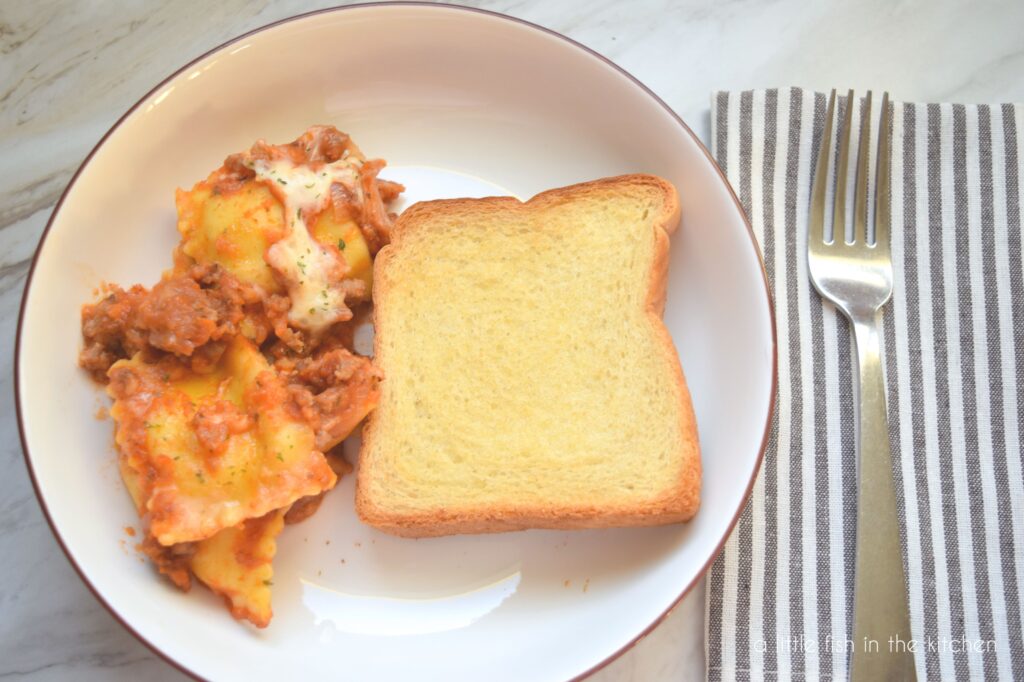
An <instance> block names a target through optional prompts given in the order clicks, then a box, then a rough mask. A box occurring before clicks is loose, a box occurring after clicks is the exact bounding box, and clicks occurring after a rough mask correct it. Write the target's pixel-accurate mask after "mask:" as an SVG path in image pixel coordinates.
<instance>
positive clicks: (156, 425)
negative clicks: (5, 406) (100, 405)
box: [107, 336, 337, 545]
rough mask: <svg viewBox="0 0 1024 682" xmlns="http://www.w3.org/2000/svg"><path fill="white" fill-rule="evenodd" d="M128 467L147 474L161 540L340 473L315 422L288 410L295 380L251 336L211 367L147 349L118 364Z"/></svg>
mask: <svg viewBox="0 0 1024 682" xmlns="http://www.w3.org/2000/svg"><path fill="white" fill-rule="evenodd" d="M107 390H108V392H109V393H110V395H111V397H112V398H114V405H113V407H112V409H111V415H112V416H113V417H114V420H115V421H116V424H117V429H116V433H115V440H116V442H117V445H118V447H119V449H120V451H121V458H122V461H121V466H122V470H123V469H125V468H128V469H130V470H131V471H132V472H133V473H134V474H135V478H136V480H137V481H138V487H139V490H138V493H137V497H138V499H139V506H140V509H139V512H140V514H142V515H144V516H148V518H149V528H150V533H151V534H152V535H153V537H155V538H156V539H157V541H158V542H159V543H160V544H162V545H172V544H176V543H181V542H195V541H198V540H203V539H205V538H209V537H211V536H212V535H214V534H215V533H217V532H218V531H220V530H222V529H224V528H228V527H231V526H234V525H236V524H238V523H240V522H242V521H245V520H246V519H251V518H256V517H260V516H263V515H265V514H267V513H268V512H270V511H273V510H275V509H280V508H282V507H287V506H288V505H290V504H291V503H292V502H294V501H295V500H297V499H299V498H301V497H305V496H308V495H317V494H319V493H321V492H323V491H325V490H328V489H330V488H331V487H333V486H334V484H335V482H336V480H337V478H336V476H335V474H334V472H333V471H331V468H330V466H329V465H328V464H327V461H326V459H325V458H324V456H323V454H322V453H321V452H319V451H318V450H316V448H315V439H314V434H313V430H312V429H311V428H310V427H309V425H308V424H307V423H306V422H305V421H304V420H303V419H302V418H301V416H299V415H292V414H290V413H289V411H288V410H287V409H286V407H285V404H286V399H285V398H286V395H287V393H286V388H285V386H284V384H283V382H282V381H281V379H280V378H279V377H278V376H277V375H276V373H275V372H273V370H271V368H270V365H269V364H268V363H267V360H266V359H265V358H264V357H263V355H262V354H261V353H260V352H259V350H258V349H257V348H256V347H255V346H254V345H253V344H252V343H251V342H250V341H248V340H246V339H245V338H244V337H242V336H236V337H235V338H234V339H233V340H232V341H231V342H230V344H229V345H228V348H227V350H226V351H225V352H224V354H223V356H222V357H221V359H220V361H219V362H218V363H217V365H216V366H215V367H214V369H213V371H212V372H209V373H206V374H197V373H195V372H193V371H191V370H190V369H188V368H187V367H186V366H184V365H183V364H182V363H179V362H176V361H174V359H173V358H165V359H163V360H162V361H160V362H157V363H147V362H144V361H143V359H142V358H141V357H139V356H136V357H134V358H132V359H131V360H122V361H119V362H117V363H115V364H114V366H113V367H112V368H111V370H110V384H109V386H108V389H107Z"/></svg>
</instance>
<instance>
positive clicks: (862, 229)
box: [808, 90, 891, 252]
mask: <svg viewBox="0 0 1024 682" xmlns="http://www.w3.org/2000/svg"><path fill="white" fill-rule="evenodd" d="M856 103H857V100H856V99H855V98H854V93H853V90H850V91H849V92H848V93H847V96H846V110H845V112H844V114H843V127H842V129H841V130H840V131H839V158H838V162H837V164H836V174H835V175H836V177H835V182H836V184H835V204H834V209H833V212H832V235H831V238H830V239H826V238H825V209H826V206H825V197H826V194H827V192H826V190H827V187H828V179H829V177H828V176H829V168H830V167H831V165H832V164H831V160H832V158H831V157H832V121H833V119H834V118H835V110H836V91H835V90H833V91H832V94H831V96H830V97H829V103H828V113H827V114H826V115H825V132H824V135H823V137H822V145H821V151H820V153H819V154H818V164H817V167H816V169H815V173H814V186H813V188H812V190H811V215H810V223H809V225H808V245H809V247H810V248H812V249H813V248H815V246H816V245H817V244H828V245H830V246H834V247H842V246H844V245H853V244H860V245H863V246H868V247H872V248H876V247H877V248H882V249H885V250H886V252H888V248H889V145H890V139H889V137H890V135H891V131H890V112H889V93H884V94H883V95H882V117H881V123H880V129H879V134H878V172H877V174H876V178H875V189H876V191H875V230H874V235H873V236H874V238H873V239H871V237H870V232H869V229H868V222H869V220H868V168H869V161H870V158H869V157H870V151H869V147H870V139H871V92H870V91H868V93H867V96H866V97H865V104H864V108H865V112H866V113H865V115H864V116H862V117H861V123H860V144H859V150H858V153H857V178H856V184H855V186H854V187H855V189H854V195H855V197H856V204H855V205H854V212H853V240H852V241H847V240H846V182H847V168H848V166H849V159H850V138H851V137H852V133H853V107H854V106H855V105H856Z"/></svg>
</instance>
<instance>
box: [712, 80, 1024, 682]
mask: <svg viewBox="0 0 1024 682" xmlns="http://www.w3.org/2000/svg"><path fill="white" fill-rule="evenodd" d="M879 94H880V93H879ZM879 99H880V97H877V98H876V101H875V107H876V109H875V118H874V119H873V121H875V122H877V120H878V118H877V115H878V100H879ZM840 104H841V105H842V106H841V107H840V110H841V111H842V109H843V107H845V104H846V102H845V101H842V102H841V103H840ZM826 108H827V97H826V95H825V94H822V93H815V92H810V91H804V90H800V89H783V90H766V91H765V90H762V91H753V92H750V91H747V92H719V93H715V94H714V95H713V98H712V114H711V120H712V139H713V153H714V155H715V157H716V158H717V160H718V163H719V164H720V165H721V166H722V168H723V169H724V170H725V172H726V174H727V175H728V177H729V180H730V182H731V183H732V184H733V187H735V189H736V191H737V193H738V194H739V197H740V200H741V201H742V203H743V206H744V208H745V209H746V211H747V214H748V215H749V216H750V221H751V224H752V225H753V228H754V232H755V234H756V236H757V239H758V241H759V242H760V244H761V247H762V250H763V253H764V260H765V267H766V269H767V272H768V278H769V281H770V282H771V285H772V288H773V291H774V298H775V306H776V316H777V327H778V342H779V392H778V396H777V403H776V406H777V408H776V412H775V418H774V421H773V424H772V431H771V435H770V440H769V443H768V449H767V452H766V453H765V459H764V465H763V467H762V470H761V472H760V475H759V476H758V479H757V482H756V485H755V487H754V491H753V494H752V496H751V499H750V502H749V504H748V505H747V508H746V510H745V511H744V513H743V515H742V517H741V518H740V521H739V524H738V525H737V527H736V529H735V530H734V532H733V533H732V536H731V537H730V538H729V540H728V542H727V543H726V545H725V548H724V550H723V551H722V554H721V555H720V556H719V557H718V559H717V560H716V561H715V563H714V565H713V566H712V569H711V572H710V574H709V578H708V590H707V595H708V596H707V618H706V628H707V631H706V637H705V646H706V655H707V666H708V678H709V679H711V680H719V679H724V680H732V679H782V680H789V679H832V678H836V679H846V677H847V673H848V669H849V654H848V651H849V650H850V647H852V641H851V640H852V637H853V635H852V593H853V577H854V576H853V567H854V551H855V547H854V542H855V537H856V532H855V530H856V495H857V490H856V484H855V476H856V473H855V472H856V469H855V467H856V463H855V450H854V447H855V446H854V438H855V433H854V432H855V422H854V392H853V380H854V377H855V371H856V366H855V364H854V361H853V359H852V358H853V356H852V354H851V353H852V351H853V350H854V348H853V344H852V339H851V334H850V328H849V325H848V324H847V323H846V320H845V319H844V318H843V317H842V316H841V315H839V314H838V313H837V311H836V310H835V308H834V307H833V306H832V305H831V304H829V303H827V302H825V301H823V300H822V299H821V298H820V297H819V296H818V294H817V293H816V292H815V290H814V288H813V287H812V285H811V283H810V281H809V280H808V275H807V260H806V251H807V245H806V244H807V236H806V235H807V214H808V206H809V198H810V189H811V179H812V175H813V168H814V164H815V161H816V158H817V150H818V148H819V145H820V142H821V136H822V132H823V128H824V117H825V112H826ZM853 113H854V123H855V125H856V124H857V122H858V121H859V118H860V116H861V115H863V113H864V112H863V102H862V101H858V105H857V106H855V108H854V112H853ZM892 125H893V129H892V130H893V147H892V178H893V180H892V244H891V246H892V255H893V266H894V270H895V287H894V293H893V300H892V302H891V303H890V304H888V305H887V306H886V308H885V310H884V315H883V324H884V328H883V353H884V364H885V375H886V376H885V384H886V392H887V396H888V406H889V436H890V440H891V443H892V455H893V467H894V475H895V480H896V490H897V497H898V500H897V503H898V507H899V514H900V530H901V538H902V542H903V550H904V561H905V567H906V575H907V581H908V585H909V597H910V616H911V626H912V641H911V642H909V643H904V646H912V647H913V650H914V651H915V660H916V664H917V671H918V677H919V678H920V679H928V680H965V679H979V680H980V679H1006V680H1008V679H1018V680H1024V637H1022V631H1024V609H1022V606H1024V602H1022V599H1024V475H1022V469H1024V433H1022V430H1024V272H1022V259H1021V250H1022V239H1021V237H1022V233H1021V202H1022V188H1021V180H1022V179H1024V105H1010V104H1004V105H1001V106H999V105H991V106H989V105H979V106H970V105H967V106H965V105H951V104H909V103H896V104H895V105H894V107H893V123H892ZM875 128H877V124H876V125H875ZM856 148H857V147H856V141H854V142H853V143H852V145H851V149H856ZM874 149H875V148H874V147H872V153H873V152H874ZM833 158H835V157H834V156H833ZM853 178H854V173H853V172H852V171H851V172H850V182H851V184H852V182H853ZM849 191H850V192H852V187H851V188H850V190H849ZM848 196H849V194H848ZM850 210H851V212H852V206H851V209H850ZM896 645H897V646H898V645H899V643H896ZM881 646H882V647H887V646H889V644H888V643H887V642H882V643H881Z"/></svg>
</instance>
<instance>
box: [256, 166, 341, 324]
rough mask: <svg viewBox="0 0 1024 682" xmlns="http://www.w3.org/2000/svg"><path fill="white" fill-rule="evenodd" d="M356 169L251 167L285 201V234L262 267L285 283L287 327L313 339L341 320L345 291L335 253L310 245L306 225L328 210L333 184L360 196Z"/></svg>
mask: <svg viewBox="0 0 1024 682" xmlns="http://www.w3.org/2000/svg"><path fill="white" fill-rule="evenodd" d="M360 165H361V163H360V162H359V161H358V160H356V159H354V158H351V157H349V156H347V155H346V156H345V157H343V158H341V159H339V160H337V161H335V162H333V163H327V164H324V165H322V166H320V167H319V168H315V169H314V168H310V167H309V166H306V165H296V164H294V163H292V162H291V161H290V160H288V159H275V160H272V161H264V160H259V161H256V162H255V163H254V164H253V170H254V171H255V172H256V177H257V178H259V179H260V180H263V181H264V182H266V183H268V184H270V185H271V186H272V187H274V188H275V189H276V191H277V192H278V193H279V194H280V195H281V196H282V197H283V200H284V213H285V223H286V225H287V230H286V232H285V236H284V237H283V238H282V239H280V240H278V241H277V242H275V243H274V244H273V245H272V246H271V247H270V248H269V249H268V250H267V254H266V259H267V262H268V263H269V264H270V265H271V267H273V268H274V269H275V270H277V271H278V272H279V273H280V274H281V275H282V276H283V277H284V279H285V281H286V282H287V283H288V284H287V286H288V296H289V297H290V298H291V302H292V306H291V309H290V310H289V311H288V320H289V322H291V323H292V324H293V325H295V326H297V327H301V328H303V329H306V330H309V331H311V332H313V333H314V334H315V333H319V332H321V331H323V330H324V329H326V328H327V327H329V326H330V325H331V324H333V323H335V322H337V321H339V320H341V319H343V315H344V314H346V313H347V312H348V308H347V306H346V305H345V294H344V291H343V290H342V289H341V287H340V286H339V285H340V284H341V281H340V280H341V278H340V277H338V276H337V274H336V273H339V272H345V271H346V269H347V266H346V264H345V261H344V259H343V258H341V256H340V255H339V254H338V252H337V251H336V250H333V249H328V248H326V247H324V246H322V245H321V244H320V243H319V242H317V241H316V240H315V239H313V235H312V233H311V232H310V229H309V227H310V226H309V225H308V224H307V222H306V220H307V218H311V217H312V216H315V215H317V214H318V213H319V212H320V211H322V210H323V209H324V208H325V207H326V206H327V204H328V202H329V201H330V195H331V185H333V184H334V183H338V184H341V185H343V186H344V187H345V188H346V189H347V190H348V191H349V192H350V193H351V194H352V195H353V196H355V197H357V198H358V197H359V196H360V193H361V189H360V183H359V167H360Z"/></svg>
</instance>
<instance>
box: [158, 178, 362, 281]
mask: <svg viewBox="0 0 1024 682" xmlns="http://www.w3.org/2000/svg"><path fill="white" fill-rule="evenodd" d="M219 175H220V174H219V173H214V174H213V175H211V176H210V177H209V178H207V179H206V180H203V181H202V182H200V183H198V184H196V185H195V187H193V188H192V189H191V190H182V189H179V190H178V191H177V194H176V204H177V207H178V232H180V233H181V245H180V247H179V249H180V252H181V253H182V254H184V255H185V256H187V257H188V259H190V260H191V262H193V263H199V264H201V265H205V264H209V263H217V264H218V265H220V266H222V267H224V268H225V269H227V270H228V271H229V272H231V274H233V275H234V276H235V277H237V278H238V279H239V280H241V281H243V282H245V283H247V284H255V285H257V286H260V287H262V288H263V290H264V291H265V292H266V293H268V294H279V293H282V292H283V291H284V287H283V286H282V285H281V282H280V281H279V279H278V278H277V277H276V276H275V275H274V271H273V269H272V268H271V267H270V265H269V264H268V263H267V261H266V258H265V255H266V251H267V249H269V248H270V246H271V245H272V244H274V243H275V242H277V241H279V240H280V239H281V238H282V237H284V236H285V234H286V231H287V225H286V223H285V218H284V207H283V205H282V203H281V201H280V200H279V199H278V198H277V196H276V195H275V194H274V193H273V192H271V190H270V188H269V187H268V186H267V184H266V183H264V182H262V181H259V180H255V179H253V180H245V181H242V182H236V183H234V184H231V185H226V184H225V183H223V182H221V181H219ZM310 223H311V224H310V225H309V232H310V234H311V235H312V236H313V238H314V239H316V241H317V242H318V243H319V244H321V245H322V246H324V247H333V248H336V249H338V251H339V252H340V254H339V255H340V256H341V257H342V258H343V260H344V261H345V263H346V265H347V266H348V273H347V277H349V278H352V279H356V280H360V281H362V282H363V283H364V285H365V286H366V291H367V294H368V293H369V290H370V287H371V285H372V284H373V261H372V259H371V257H370V250H369V247H368V246H367V244H366V239H365V238H364V237H363V232H362V230H360V229H359V225H358V223H357V222H356V219H355V216H353V215H351V213H350V212H349V211H348V210H346V209H345V208H343V207H341V208H339V209H338V210H334V209H333V208H332V209H331V210H324V211H320V212H319V213H318V215H317V216H316V217H315V218H314V219H312V220H311V221H310ZM186 264H190V263H189V262H188V261H186Z"/></svg>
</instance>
